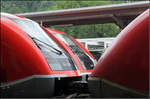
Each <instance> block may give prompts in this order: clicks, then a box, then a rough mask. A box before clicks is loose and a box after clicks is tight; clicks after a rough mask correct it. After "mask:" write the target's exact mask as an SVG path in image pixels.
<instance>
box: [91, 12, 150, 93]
mask: <svg viewBox="0 0 150 99" xmlns="http://www.w3.org/2000/svg"><path fill="white" fill-rule="evenodd" d="M149 12H150V10H149V9H148V10H146V11H145V12H144V13H143V14H141V15H140V16H138V17H137V18H136V19H135V20H133V21H132V22H131V23H130V24H129V25H128V26H127V27H126V28H125V29H124V30H123V31H122V32H121V33H120V34H119V35H118V36H117V38H116V41H115V42H114V43H113V44H112V46H111V47H109V48H108V49H107V50H106V51H105V53H104V54H103V55H102V57H101V58H100V59H99V61H98V63H97V65H96V66H95V68H94V70H93V72H92V74H91V76H92V77H98V78H104V79H106V80H109V81H112V82H114V83H117V84H120V85H123V86H125V87H127V88H132V89H137V90H144V91H148V90H149V19H150V15H149V14H150V13H149Z"/></svg>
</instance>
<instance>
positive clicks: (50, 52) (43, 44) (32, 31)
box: [11, 19, 77, 70]
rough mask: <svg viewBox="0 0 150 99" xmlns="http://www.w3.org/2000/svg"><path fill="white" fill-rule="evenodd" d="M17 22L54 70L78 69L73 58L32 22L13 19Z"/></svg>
mask: <svg viewBox="0 0 150 99" xmlns="http://www.w3.org/2000/svg"><path fill="white" fill-rule="evenodd" d="M11 20H12V21H13V22H15V23H16V24H17V25H18V26H19V27H20V28H21V29H22V30H24V32H26V33H27V34H28V35H29V37H30V38H31V39H32V40H33V41H34V43H35V44H36V45H37V46H38V47H39V49H40V50H41V52H42V54H43V56H44V57H45V59H46V60H47V62H48V64H49V65H50V68H51V69H52V70H75V69H77V68H76V66H75V63H74V61H73V60H72V59H71V57H70V56H69V55H68V54H67V53H66V52H65V51H64V50H63V49H62V48H60V47H59V46H58V45H57V43H56V42H55V41H53V39H52V38H50V37H49V36H48V35H47V33H46V32H45V31H44V30H43V29H42V28H41V27H40V26H39V24H38V23H36V22H34V21H32V20H27V19H26V20H21V19H11Z"/></svg>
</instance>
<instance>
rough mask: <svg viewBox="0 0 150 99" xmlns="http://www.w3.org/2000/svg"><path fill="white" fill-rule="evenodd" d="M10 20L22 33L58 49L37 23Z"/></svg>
mask: <svg viewBox="0 0 150 99" xmlns="http://www.w3.org/2000/svg"><path fill="white" fill-rule="evenodd" d="M11 20H13V22H15V23H16V24H17V25H18V26H19V27H20V28H21V29H23V30H24V32H26V33H27V34H28V35H30V36H31V37H35V38H37V39H39V40H41V41H43V42H45V43H47V44H50V45H52V46H55V47H57V48H59V47H58V46H57V44H56V43H55V42H54V41H53V40H52V39H51V38H49V36H48V35H47V34H46V33H45V31H44V30H43V29H42V28H41V27H40V26H39V24H38V23H36V22H34V21H31V20H20V19H11Z"/></svg>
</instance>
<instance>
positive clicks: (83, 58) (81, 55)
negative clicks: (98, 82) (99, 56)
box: [53, 32, 95, 69]
mask: <svg viewBox="0 0 150 99" xmlns="http://www.w3.org/2000/svg"><path fill="white" fill-rule="evenodd" d="M53 33H54V35H55V36H56V37H57V38H59V39H61V40H62V41H63V42H64V43H65V44H66V45H67V46H68V47H69V48H70V49H71V50H72V52H73V53H74V54H75V55H76V57H77V58H78V60H79V61H80V63H81V64H82V66H83V68H84V69H93V67H94V66H95V60H93V59H92V58H91V57H90V56H89V55H88V54H86V53H85V52H84V51H83V50H82V49H81V48H80V47H79V46H78V45H77V44H76V43H75V42H74V41H73V40H72V38H71V37H69V36H68V35H66V34H59V33H55V32H53Z"/></svg>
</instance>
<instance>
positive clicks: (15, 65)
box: [0, 14, 91, 83]
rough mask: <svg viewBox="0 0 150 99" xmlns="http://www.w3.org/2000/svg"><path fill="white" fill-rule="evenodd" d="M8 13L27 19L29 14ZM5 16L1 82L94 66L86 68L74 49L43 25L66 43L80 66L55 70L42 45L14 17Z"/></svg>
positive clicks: (72, 74) (73, 74) (70, 73)
mask: <svg viewBox="0 0 150 99" xmlns="http://www.w3.org/2000/svg"><path fill="white" fill-rule="evenodd" d="M4 16H6V17H10V18H17V19H21V20H24V19H26V18H23V17H18V16H15V15H11V14H5V15H4ZM4 16H1V22H0V24H1V25H0V26H1V45H0V46H1V50H0V51H1V66H0V78H1V83H4V82H10V81H15V80H19V79H22V78H25V77H28V76H32V75H58V77H59V75H65V76H66V77H78V76H80V74H82V73H89V72H91V70H83V68H82V66H81V64H80V63H79V61H78V59H77V58H76V57H75V55H74V54H73V53H72V52H71V50H70V49H69V48H68V47H67V46H66V45H65V44H64V43H63V42H61V41H60V40H58V39H57V38H56V37H55V36H53V35H52V34H51V33H50V32H49V31H48V30H47V29H46V28H44V27H43V26H41V27H42V28H43V29H44V30H45V31H46V32H47V34H48V35H49V36H50V37H51V38H52V39H53V40H54V41H55V42H56V43H57V44H58V45H59V46H60V47H62V48H63V49H64V50H65V51H66V52H67V53H68V54H69V55H70V56H71V57H72V58H73V59H74V61H75V63H76V64H77V66H78V68H79V70H66V71H52V70H51V69H50V67H49V65H48V63H47V61H46V60H45V58H44V56H43V55H42V53H41V51H40V49H39V48H38V47H37V46H36V44H35V43H34V42H33V41H32V39H31V38H30V37H29V36H28V35H27V34H26V33H25V32H24V31H23V30H22V29H21V28H19V27H18V26H17V25H16V24H15V23H14V22H13V21H11V20H9V19H8V18H6V17H4Z"/></svg>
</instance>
